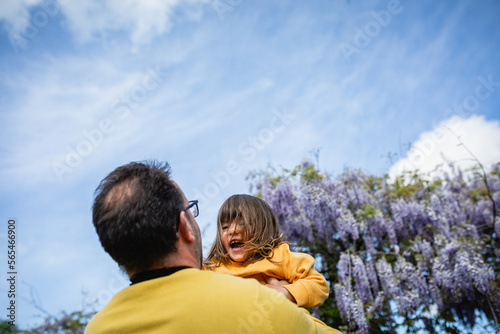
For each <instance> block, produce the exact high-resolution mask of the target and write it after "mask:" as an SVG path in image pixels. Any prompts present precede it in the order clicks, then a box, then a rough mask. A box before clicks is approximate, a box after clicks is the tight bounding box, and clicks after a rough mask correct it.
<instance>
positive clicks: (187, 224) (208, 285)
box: [85, 162, 340, 334]
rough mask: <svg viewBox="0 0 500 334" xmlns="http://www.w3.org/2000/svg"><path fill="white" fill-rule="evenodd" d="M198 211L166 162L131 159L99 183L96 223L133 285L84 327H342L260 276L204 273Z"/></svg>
mask: <svg viewBox="0 0 500 334" xmlns="http://www.w3.org/2000/svg"><path fill="white" fill-rule="evenodd" d="M197 215H198V205H197V201H192V202H188V200H187V199H186V197H185V196H184V193H183V192H182V190H181V189H180V188H179V186H178V185H177V184H176V183H175V182H174V181H173V180H172V179H170V167H169V165H168V164H167V163H165V164H159V163H155V162H153V163H135V162H134V163H130V164H128V165H125V166H122V167H118V168H117V169H116V170H114V171H113V172H111V173H110V174H109V175H108V176H107V177H106V178H105V179H104V180H103V181H102V182H101V184H100V185H99V187H98V188H97V190H96V197H95V200H94V205H93V222H94V226H95V228H96V231H97V234H98V235H99V239H100V241H101V244H102V246H103V248H104V250H105V251H106V252H108V253H109V255H111V257H112V258H113V259H114V260H115V261H116V262H117V263H118V265H119V266H120V267H121V268H122V269H123V270H124V271H125V272H126V273H127V274H128V276H129V277H130V280H131V282H132V284H131V285H130V286H129V287H127V288H125V289H123V290H122V291H120V292H118V293H117V294H116V295H115V296H114V297H113V298H112V299H111V300H110V302H109V303H108V305H106V306H105V307H104V309H102V310H101V311H100V312H98V313H97V314H96V315H95V316H94V318H93V319H92V320H91V321H90V323H89V324H88V326H87V328H86V330H85V333H87V334H97V333H119V334H121V333H162V334H163V333H189V334H192V333H231V334H232V333H259V334H260V333H301V334H303V333H326V332H335V333H340V332H338V331H336V330H334V329H331V328H329V327H327V326H326V325H325V324H323V323H321V322H320V321H318V320H315V319H314V318H312V317H311V316H310V315H309V313H307V312H306V311H305V310H303V309H300V308H298V307H297V306H295V305H294V304H292V303H291V302H289V301H288V300H287V299H286V298H285V297H284V296H282V295H281V294H279V293H278V292H275V291H274V290H272V289H269V288H267V287H265V286H262V285H260V284H259V283H258V282H257V281H254V280H245V279H241V278H238V277H233V276H228V275H221V274H217V273H214V272H210V271H201V270H200V268H201V262H202V247H201V235H200V229H199V227H198V224H197V223H196V220H195V217H196V216H197Z"/></svg>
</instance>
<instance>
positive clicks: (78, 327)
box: [0, 311, 95, 334]
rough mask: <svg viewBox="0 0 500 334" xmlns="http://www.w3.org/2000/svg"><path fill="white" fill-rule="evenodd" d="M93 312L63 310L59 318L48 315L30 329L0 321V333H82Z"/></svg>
mask: <svg viewBox="0 0 500 334" xmlns="http://www.w3.org/2000/svg"><path fill="white" fill-rule="evenodd" d="M94 314H95V312H82V311H75V312H71V313H69V314H67V313H65V312H63V313H62V315H61V316H60V317H59V318H56V317H54V316H49V317H47V318H45V321H44V322H43V323H42V324H41V325H39V326H37V327H35V328H32V329H28V330H21V329H18V328H17V326H11V325H9V323H8V322H7V321H3V322H0V333H6V334H7V333H8V334H11V333H12V334H83V332H84V330H85V327H86V326H87V324H88V322H89V321H90V319H91V318H92V316H93V315H94Z"/></svg>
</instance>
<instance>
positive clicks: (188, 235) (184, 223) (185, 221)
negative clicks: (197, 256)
mask: <svg viewBox="0 0 500 334" xmlns="http://www.w3.org/2000/svg"><path fill="white" fill-rule="evenodd" d="M179 220H180V221H179V236H182V237H183V238H184V239H186V240H188V241H194V240H195V239H196V237H195V235H194V233H193V227H192V224H191V222H190V221H189V218H188V216H187V215H186V212H185V211H181V213H180V214H179Z"/></svg>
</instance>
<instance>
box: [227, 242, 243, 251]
mask: <svg viewBox="0 0 500 334" xmlns="http://www.w3.org/2000/svg"><path fill="white" fill-rule="evenodd" d="M244 246H245V244H244V243H243V242H241V241H232V242H231V244H230V245H229V247H231V249H232V250H240V249H242V248H243V247H244Z"/></svg>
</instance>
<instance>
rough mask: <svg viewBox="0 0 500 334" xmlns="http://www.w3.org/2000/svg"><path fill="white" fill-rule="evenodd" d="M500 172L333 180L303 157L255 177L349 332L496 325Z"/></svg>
mask: <svg viewBox="0 0 500 334" xmlns="http://www.w3.org/2000/svg"><path fill="white" fill-rule="evenodd" d="M499 171H500V165H496V166H493V168H492V171H491V172H489V173H486V172H485V171H484V170H483V169H482V166H481V169H475V170H473V171H471V172H470V173H467V174H464V173H462V172H461V171H457V170H454V172H453V173H451V174H444V175H443V176H441V177H434V178H430V177H424V176H423V175H419V174H418V172H411V173H406V174H404V175H401V176H399V177H397V178H396V179H395V180H389V177H388V176H387V175H385V176H373V175H368V174H366V173H364V172H363V171H361V170H346V171H345V172H344V173H342V174H341V175H339V176H337V177H336V178H335V179H334V178H332V176H331V175H329V174H328V173H320V172H319V171H318V170H317V169H316V168H315V167H314V165H312V164H311V163H309V162H307V161H305V162H303V163H302V164H301V165H299V166H297V167H296V168H294V169H293V170H291V171H290V170H286V169H285V170H283V172H282V173H281V174H279V175H277V173H276V172H275V171H262V172H256V173H252V174H251V175H250V176H249V179H250V184H251V187H253V188H251V189H255V191H256V195H257V196H259V197H261V198H263V199H264V200H265V201H267V202H268V203H269V204H270V205H271V207H272V208H273V210H274V211H275V213H276V214H277V216H278V219H279V222H280V225H281V226H282V229H283V232H284V233H285V236H286V239H287V240H288V241H290V242H292V243H293V244H295V245H296V246H297V248H298V249H299V250H302V251H307V252H309V253H311V254H313V255H314V256H315V258H316V259H317V261H318V266H319V267H320V268H321V271H322V273H323V274H324V275H325V277H326V278H327V279H328V280H329V282H330V287H331V295H332V297H331V298H329V299H327V301H326V302H325V304H323V305H322V306H321V307H320V314H321V318H322V320H323V321H325V322H327V323H328V324H330V325H331V326H333V327H336V328H340V329H342V330H344V331H347V332H350V333H354V332H358V333H386V332H389V333H394V332H396V330H397V329H400V328H402V329H405V330H406V331H407V332H408V333H416V332H417V331H418V330H425V331H427V332H429V333H437V332H440V331H441V332H443V331H444V332H447V333H458V332H463V329H464V328H468V329H470V328H472V327H473V326H474V325H475V324H476V317H477V316H478V314H483V315H485V316H486V317H487V319H489V322H490V324H489V326H494V327H497V326H498V321H497V317H498V315H499V314H500V285H499V283H500V263H499V257H500V247H499V242H500V240H499V235H500V219H499V212H497V208H498V207H500V172H499ZM340 324H342V325H340ZM490 328H491V327H490Z"/></svg>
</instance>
